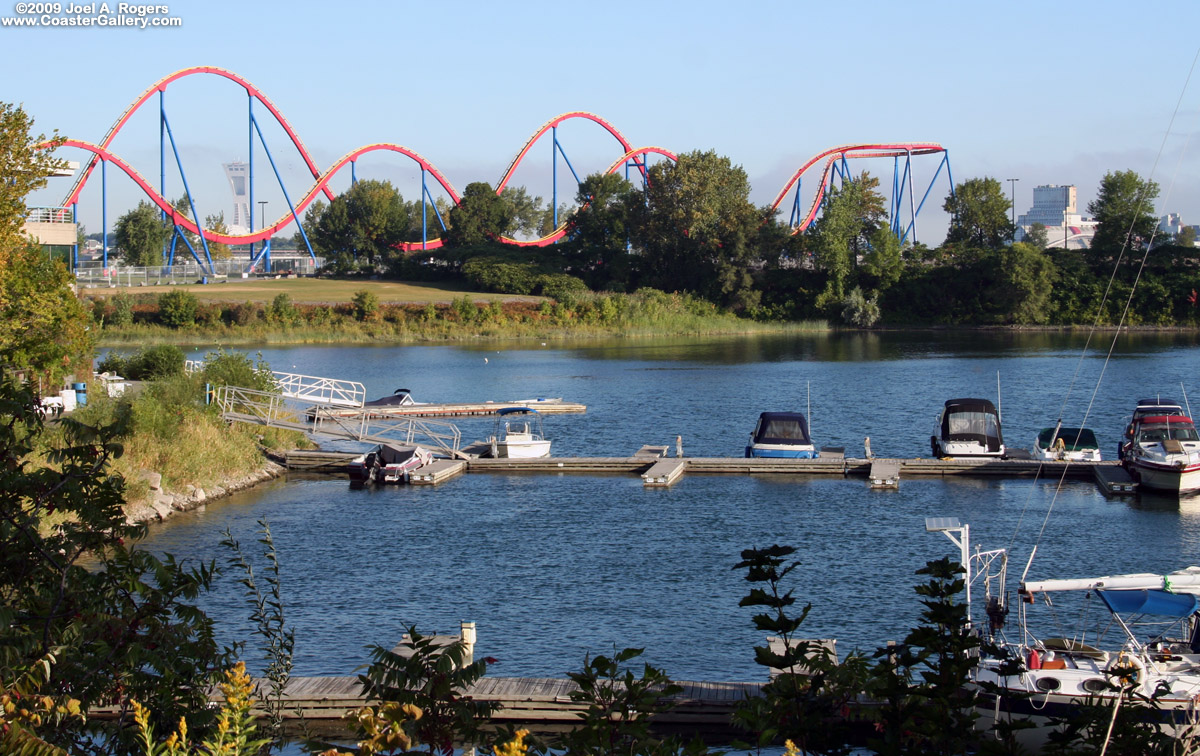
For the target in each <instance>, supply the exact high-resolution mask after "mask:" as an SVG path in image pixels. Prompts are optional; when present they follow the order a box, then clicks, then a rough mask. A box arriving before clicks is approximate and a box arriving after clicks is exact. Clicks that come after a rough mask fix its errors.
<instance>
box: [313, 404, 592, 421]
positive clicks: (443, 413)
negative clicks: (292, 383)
mask: <svg viewBox="0 0 1200 756" xmlns="http://www.w3.org/2000/svg"><path fill="white" fill-rule="evenodd" d="M505 407H528V408H529V409H534V410H537V411H538V412H539V413H541V414H543V415H564V414H580V413H584V412H587V405H586V404H579V403H577V402H565V401H563V400H562V399H516V400H513V401H511V402H493V401H487V402H458V403H448V404H433V403H418V404H403V405H399V406H395V407H361V408H357V407H356V408H353V409H325V410H324V412H325V413H326V414H328V415H332V416H338V417H359V416H366V417H367V418H369V419H386V418H394V417H480V416H484V415H495V414H496V413H498V412H499V411H500V410H502V409H504V408H505Z"/></svg>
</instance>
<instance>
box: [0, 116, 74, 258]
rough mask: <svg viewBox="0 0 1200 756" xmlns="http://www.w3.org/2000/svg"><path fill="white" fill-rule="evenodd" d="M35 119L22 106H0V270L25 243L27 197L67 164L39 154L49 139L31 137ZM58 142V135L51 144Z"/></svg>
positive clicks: (50, 156) (50, 154)
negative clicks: (42, 145)
mask: <svg viewBox="0 0 1200 756" xmlns="http://www.w3.org/2000/svg"><path fill="white" fill-rule="evenodd" d="M32 129H33V119H32V118H31V117H30V116H29V114H28V113H26V112H25V111H24V109H22V108H21V107H20V106H13V105H10V104H8V103H6V102H0V268H7V267H8V266H9V261H8V257H9V255H11V254H12V253H13V252H14V251H15V250H16V249H18V248H19V247H21V246H23V245H24V244H25V242H26V236H25V231H24V223H25V213H26V207H25V197H26V196H28V195H29V193H30V192H33V191H36V190H38V189H41V188H42V187H43V186H45V185H46V177H48V176H49V175H50V174H51V173H52V172H53V171H54V170H55V169H57V168H60V167H62V166H63V165H65V163H64V162H63V161H62V160H57V159H55V158H54V157H53V155H52V153H51V151H50V150H49V149H44V150H39V149H37V145H39V144H42V143H43V142H46V141H47V140H46V136H45V135H44V134H39V135H38V136H36V137H35V136H33V135H32ZM49 141H50V142H51V143H54V142H57V141H58V133H57V132H55V134H54V135H53V137H52V138H51V139H50V140H49Z"/></svg>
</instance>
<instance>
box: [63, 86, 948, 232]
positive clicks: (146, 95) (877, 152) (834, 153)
mask: <svg viewBox="0 0 1200 756" xmlns="http://www.w3.org/2000/svg"><path fill="white" fill-rule="evenodd" d="M199 74H211V75H215V76H220V77H223V78H226V79H229V80H230V81H233V82H235V83H236V84H238V85H240V86H241V87H243V88H244V89H245V90H246V93H247V94H248V95H249V96H250V97H252V98H254V99H256V100H258V101H259V102H260V103H262V105H263V106H265V107H266V108H267V110H268V111H270V113H271V115H273V116H274V117H275V119H276V121H278V123H279V124H280V126H282V127H283V130H284V131H285V132H286V133H287V135H288V138H289V139H291V141H292V144H293V145H294V146H295V147H296V150H297V151H298V152H299V153H300V155H301V157H302V158H303V159H304V163H305V165H306V166H307V168H308V170H309V171H310V172H311V173H312V176H313V179H314V183H313V185H312V186H311V187H310V188H309V189H308V191H307V192H305V194H304V195H303V197H302V198H301V199H300V201H299V202H298V203H296V205H295V212H296V215H299V214H300V213H302V212H304V210H305V209H306V208H307V207H308V206H309V204H311V203H312V202H313V200H314V199H316V197H317V195H318V194H319V193H324V194H325V196H326V197H328V198H330V199H332V198H333V193H332V191H331V190H330V188H329V183H330V181H331V180H332V179H333V177H334V176H335V175H336V174H337V173H338V172H339V171H341V170H342V169H343V168H344V167H345V166H346V164H347V163H351V162H353V161H355V160H357V159H358V158H359V157H360V156H362V155H365V154H367V153H371V152H377V151H390V152H396V153H399V154H402V155H405V156H407V157H409V158H411V159H412V160H414V161H415V162H416V163H417V164H419V165H420V166H421V169H422V170H423V171H428V172H429V173H431V174H432V175H433V177H434V178H435V179H436V180H437V182H438V183H439V184H440V185H441V186H442V188H443V189H444V190H445V191H446V193H447V194H449V195H450V198H451V199H452V200H453V201H454V203H455V204H457V203H458V202H459V194H458V192H457V191H456V190H455V189H454V187H453V185H451V183H450V182H449V180H447V178H446V177H445V176H444V175H443V174H442V172H441V171H440V170H438V168H437V167H436V166H435V165H434V164H433V163H431V162H430V161H429V160H427V159H426V158H425V157H423V156H422V155H420V154H419V153H417V152H415V151H413V150H410V149H408V148H407V147H403V146H401V145H398V144H391V143H378V144H369V145H365V146H362V147H358V148H356V149H354V150H352V151H350V152H348V153H346V154H345V155H343V156H342V157H341V158H339V159H338V160H337V161H335V162H334V163H333V165H331V166H330V167H329V168H327V169H326V170H325V171H324V172H322V171H320V170H318V168H317V167H316V164H315V163H314V162H313V159H312V156H311V155H310V154H309V152H308V150H307V149H306V148H305V146H304V142H303V141H302V140H301V139H300V136H299V134H297V133H296V131H295V129H293V128H292V126H291V124H290V123H289V122H288V120H287V119H286V118H285V117H284V116H283V113H282V112H280V110H279V108H277V107H276V106H275V104H274V103H273V102H271V100H270V99H269V98H268V97H267V96H266V94H264V93H263V92H262V90H260V89H259V88H258V87H256V86H255V85H254V84H252V83H250V82H249V81H248V80H246V79H244V78H242V77H241V76H239V75H237V74H236V73H233V72H232V71H227V70H225V69H223V68H217V67H215V66H197V67H193V68H185V69H182V70H179V71H176V72H175V73H173V74H170V75H169V76H166V77H164V78H162V79H160V80H158V81H157V82H155V83H154V84H153V85H151V86H150V87H149V88H148V89H147V90H146V91H145V92H143V93H142V94H141V95H140V96H139V97H138V98H137V99H135V100H134V101H133V102H132V103H130V105H129V107H127V108H126V109H125V111H124V112H123V113H122V114H121V116H120V117H119V118H118V119H117V120H116V122H115V123H113V125H112V127H111V128H110V129H109V130H108V133H107V134H106V135H105V137H104V140H103V141H101V142H100V143H99V144H92V143H90V142H85V141H82V140H79V139H60V140H58V141H57V142H47V143H45V144H43V145H40V146H41V147H47V148H51V147H58V146H64V147H75V148H78V149H82V150H86V151H88V152H91V153H92V154H93V157H92V159H91V160H90V161H89V162H88V165H87V167H86V168H85V169H84V170H83V171H81V172H80V174H79V176H78V177H77V178H76V179H75V182H74V184H72V186H71V190H70V191H69V192H68V193H67V196H66V199H65V200H64V201H63V203H62V204H63V205H64V206H67V205H71V204H73V203H75V202H76V201H78V199H79V195H80V193H81V192H82V191H83V188H84V186H85V185H86V184H87V181H88V179H89V178H90V176H91V174H92V171H93V170H94V169H95V167H96V163H97V161H99V160H104V161H107V162H111V163H113V164H114V165H116V166H117V167H119V168H120V169H121V170H122V171H124V172H125V173H126V174H127V175H128V176H129V177H130V178H131V179H133V180H134V182H136V183H137V185H138V186H139V187H141V189H142V191H143V192H145V194H146V196H147V197H149V198H150V200H151V201H152V202H153V203H154V204H155V205H157V206H158V207H159V208H161V209H162V210H163V211H164V212H165V213H167V215H168V216H169V217H170V218H171V219H172V222H173V223H174V224H176V225H178V226H179V227H180V228H183V229H186V230H188V231H191V232H192V233H203V234H204V236H205V238H207V239H209V240H212V241H216V242H223V243H226V244H245V243H253V242H259V241H263V240H265V239H269V238H271V237H272V236H274V235H275V234H276V233H278V232H279V231H280V230H281V229H283V228H285V227H286V226H287V225H288V224H290V223H292V222H293V216H292V213H291V212H287V213H285V214H283V215H282V216H280V218H279V219H278V220H276V221H275V222H274V223H271V224H270V225H267V226H265V227H263V228H261V229H259V230H258V231H255V232H254V233H251V234H218V233H215V232H212V231H209V230H207V229H205V230H203V231H201V229H200V228H199V226H198V225H197V224H196V222H195V221H193V220H191V219H189V218H185V217H183V216H181V215H180V214H179V213H178V212H177V211H176V210H175V208H174V207H173V206H172V204H171V202H170V201H169V200H168V199H167V198H166V197H164V196H163V195H162V194H160V193H159V192H158V190H156V189H155V188H154V187H153V186H152V185H151V184H150V182H148V181H147V180H146V179H145V178H144V177H143V176H141V175H140V174H139V173H138V172H137V170H135V169H134V168H133V167H132V166H131V165H129V164H128V163H127V162H125V161H124V160H123V159H122V158H121V157H119V156H118V155H116V154H115V153H113V152H111V151H110V150H109V146H110V145H111V144H112V142H113V139H114V138H115V137H116V135H117V134H118V133H119V132H120V131H121V129H122V128H123V127H124V126H125V125H126V123H127V122H128V121H129V119H130V118H131V117H132V116H133V114H134V113H136V112H137V111H138V110H139V109H140V108H141V107H142V106H143V105H144V104H145V103H146V102H147V101H148V100H149V99H150V98H151V97H152V96H153V95H154V93H155V92H165V91H166V89H167V87H168V85H170V84H171V83H172V82H175V81H178V80H180V79H183V78H185V77H188V76H195V75H199ZM571 119H584V120H589V121H592V122H593V123H596V124H598V125H599V126H600V127H602V128H603V129H604V130H605V131H607V132H608V133H609V134H611V135H612V137H613V138H614V139H616V140H617V142H618V143H620V145H621V148H622V151H623V153H624V154H623V155H622V156H621V157H620V158H618V159H617V160H616V161H614V162H613V163H612V164H611V165H610V166H609V168H608V171H607V172H608V173H615V172H617V171H618V170H620V169H621V167H622V166H623V165H626V164H628V163H629V161H631V160H635V158H637V157H638V156H643V157H644V156H646V155H650V154H656V155H661V156H663V157H666V158H668V159H670V160H675V159H676V156H675V154H674V153H672V152H669V151H668V150H665V149H663V148H661V147H640V148H636V149H635V148H634V147H633V146H632V145H631V144H630V142H629V141H628V140H627V139H626V138H625V137H624V136H623V135H622V134H621V132H620V131H619V130H617V128H616V127H615V126H613V125H612V124H611V123H609V122H608V121H606V120H604V119H603V118H601V117H600V116H597V115H595V114H593V113H587V112H584V111H573V112H570V113H563V114H562V115H559V116H556V117H555V118H552V119H551V120H549V121H547V122H546V123H545V124H543V125H542V126H541V127H540V128H539V129H538V130H537V131H535V132H534V133H533V135H532V136H530V137H529V139H528V140H527V141H526V142H525V145H524V147H522V148H521V150H520V151H519V152H518V153H517V155H516V157H514V158H513V160H512V162H511V163H510V164H509V166H508V169H507V170H506V171H505V172H504V175H503V176H502V177H501V178H500V181H499V182H498V183H497V185H496V193H497V194H499V193H500V192H502V191H503V190H504V188H505V186H507V184H508V182H509V181H510V180H511V179H512V176H513V174H514V173H515V172H516V169H517V167H518V166H519V165H520V164H521V161H522V160H523V159H524V158H525V156H526V155H527V154H528V153H529V150H530V149H531V148H532V146H533V145H534V143H536V142H537V141H538V140H539V139H540V138H541V137H542V136H544V135H545V134H546V132H547V131H550V130H551V129H555V128H557V127H558V125H559V124H561V123H563V122H564V121H567V120H571ZM935 152H945V150H944V149H943V148H942V147H941V146H940V145H937V144H932V143H894V144H882V143H881V144H857V145H844V146H841V147H834V148H831V149H828V150H825V151H823V152H820V153H818V154H817V155H814V156H813V157H812V158H810V159H809V160H808V161H807V162H806V163H804V165H802V166H801V167H800V168H799V169H798V170H797V171H796V172H795V173H794V174H793V175H792V177H791V179H789V181H788V182H787V184H785V185H784V187H783V189H781V190H780V191H779V194H778V195H776V197H775V201H774V202H773V203H772V205H771V209H772V210H776V209H778V207H779V205H780V203H781V202H782V201H783V199H784V197H785V196H786V195H787V193H788V192H789V191H790V190H791V189H792V188H793V187H794V186H795V185H796V182H797V181H799V180H800V178H801V176H802V175H803V174H804V173H805V172H806V171H807V170H809V169H810V168H811V167H812V166H813V165H815V164H816V163H817V162H819V161H820V160H821V159H822V158H825V159H826V162H825V167H824V171H823V174H822V178H821V184H820V186H819V187H818V189H817V192H816V196H815V197H814V199H813V202H812V205H811V207H810V209H809V211H808V214H807V216H806V217H805V218H804V220H803V221H802V222H801V223H800V224H799V225H798V226H797V227H796V228H795V229H794V232H800V231H803V230H804V229H806V228H807V227H808V226H809V224H811V223H812V221H813V218H815V217H816V214H817V211H818V209H819V207H820V204H821V199H822V198H823V197H824V194H825V187H826V186H827V185H828V183H829V178H830V171H831V168H832V166H833V165H834V163H835V162H836V161H837V160H839V159H842V158H866V157H900V156H906V155H907V156H911V155H927V154H931V153H935ZM639 167H640V169H641V170H643V171H644V162H643V163H642V165H641V166H639ZM565 235H566V223H565V222H564V223H563V224H562V225H560V226H559V227H558V228H557V229H555V230H554V231H553V232H552V233H550V234H548V235H547V236H544V237H542V238H540V239H533V240H524V241H522V240H517V239H511V238H507V237H505V238H503V241H505V242H507V243H509V244H514V245H517V246H539V247H540V246H545V245H547V244H551V243H553V242H555V241H557V240H559V239H561V238H563V236H565ZM441 245H442V240H441V239H434V240H431V241H427V242H425V243H422V242H410V243H406V244H404V245H402V246H403V248H404V249H405V250H413V249H436V248H437V247H440V246H441Z"/></svg>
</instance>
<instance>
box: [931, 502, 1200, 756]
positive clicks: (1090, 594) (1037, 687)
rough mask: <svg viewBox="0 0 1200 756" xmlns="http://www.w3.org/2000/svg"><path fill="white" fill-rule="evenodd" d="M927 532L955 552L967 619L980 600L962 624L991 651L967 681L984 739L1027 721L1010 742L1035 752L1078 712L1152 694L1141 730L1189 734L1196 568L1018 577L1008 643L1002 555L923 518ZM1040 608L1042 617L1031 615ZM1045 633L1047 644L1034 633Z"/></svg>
mask: <svg viewBox="0 0 1200 756" xmlns="http://www.w3.org/2000/svg"><path fill="white" fill-rule="evenodd" d="M925 527H926V530H928V531H940V532H944V533H945V535H947V536H948V537H950V540H951V541H953V542H954V543H955V544H956V545H958V546H959V548H960V550H961V559H960V563H961V564H963V565H965V566H966V575H965V576H964V580H965V582H966V584H967V591H966V600H967V608H968V614H969V616H970V612H971V609H972V592H974V593H975V594H976V596H977V597H980V598H982V599H983V604H984V610H983V612H982V613H980V616H978V617H974V616H971V619H970V622H971V630H972V631H973V632H975V633H978V634H979V635H981V636H983V638H984V640H985V641H989V642H985V643H984V645H983V649H984V650H983V651H982V652H981V656H980V660H979V664H978V665H977V666H976V668H975V670H974V672H973V681H972V683H973V687H974V689H975V693H976V695H977V697H978V698H977V712H978V713H979V715H980V718H979V720H978V723H977V726H978V727H980V728H981V729H985V730H988V731H990V730H992V729H993V728H994V726H995V725H996V724H997V723H1000V722H1015V721H1017V720H1025V721H1027V722H1029V723H1030V724H1032V725H1034V726H1033V727H1032V728H1029V729H1021V730H1017V731H1016V734H1017V737H1018V738H1019V739H1020V740H1021V744H1022V745H1023V746H1025V747H1026V748H1029V749H1034V750H1036V749H1039V748H1040V747H1041V746H1043V745H1044V744H1045V743H1046V742H1047V739H1048V737H1049V734H1050V732H1052V731H1053V729H1055V728H1056V727H1058V726H1059V723H1060V722H1062V721H1064V720H1066V719H1068V718H1069V717H1071V715H1073V714H1074V713H1077V712H1078V711H1079V709H1080V708H1081V707H1082V706H1084V705H1097V704H1098V705H1101V706H1110V707H1111V706H1113V705H1115V704H1116V702H1117V701H1118V700H1123V701H1125V702H1126V703H1128V702H1129V701H1130V699H1131V698H1132V697H1134V696H1135V695H1136V697H1139V698H1150V697H1151V696H1153V695H1155V694H1156V693H1157V694H1158V695H1157V697H1156V698H1155V703H1156V706H1155V707H1145V716H1146V717H1148V718H1150V719H1149V720H1148V721H1151V722H1154V723H1155V724H1156V725H1157V726H1158V727H1160V728H1162V729H1163V730H1164V732H1167V733H1169V734H1175V735H1177V734H1182V733H1183V732H1185V731H1187V729H1188V728H1189V727H1193V726H1194V724H1193V723H1194V718H1195V716H1196V706H1197V701H1198V699H1197V696H1200V567H1194V566H1193V567H1187V568H1185V569H1181V570H1179V571H1176V572H1172V573H1169V574H1166V575H1162V574H1149V573H1147V574H1129V575H1112V576H1105V577H1092V578H1080V579H1066V580H1061V579H1058V580H1029V581H1027V580H1025V579H1024V577H1023V578H1022V580H1021V582H1020V584H1019V588H1018V590H1017V595H1018V596H1019V597H1020V599H1021V600H1020V601H1017V602H1016V607H1015V612H1016V615H1017V616H1016V621H1015V623H1014V624H1015V627H1014V628H1012V633H1011V635H1010V634H1009V633H1007V632H1006V629H1005V626H1006V624H1008V623H1007V620H1008V615H1009V613H1010V608H1012V607H1009V606H1008V601H1007V598H1008V593H1007V590H1006V586H1005V580H1006V577H1007V561H1008V553H1007V550H1006V549H999V550H995V551H980V550H975V551H974V552H972V548H971V544H970V530H969V527H968V526H967V525H963V524H961V523H959V521H958V520H957V518H928V519H927V520H926V524H925ZM1030 561H1031V562H1032V557H1031V560H1030ZM1028 569H1029V568H1028V567H1026V572H1028ZM980 594H982V596H980ZM976 603H978V602H976ZM1039 603H1041V604H1042V605H1043V606H1044V607H1045V609H1046V612H1045V614H1046V616H1044V617H1043V616H1039V615H1038V613H1037V609H1038V607H1039ZM1068 615H1069V616H1071V617H1075V618H1078V624H1077V625H1076V626H1074V627H1063V625H1062V623H1063V622H1064V621H1067V620H1065V617H1067V616H1068ZM1050 627H1052V628H1054V631H1053V632H1054V635H1053V636H1050V635H1049V634H1048V633H1043V632H1041V629H1042V628H1050Z"/></svg>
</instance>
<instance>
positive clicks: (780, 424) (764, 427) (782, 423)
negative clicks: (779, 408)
mask: <svg viewBox="0 0 1200 756" xmlns="http://www.w3.org/2000/svg"><path fill="white" fill-rule="evenodd" d="M754 440H755V442H757V443H767V444H809V443H812V442H811V441H810V440H809V437H808V428H807V426H806V424H805V422H804V418H803V417H802V416H800V415H790V416H788V415H774V416H766V417H762V418H760V419H759V421H758V429H757V432H756V433H755V434H754Z"/></svg>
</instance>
